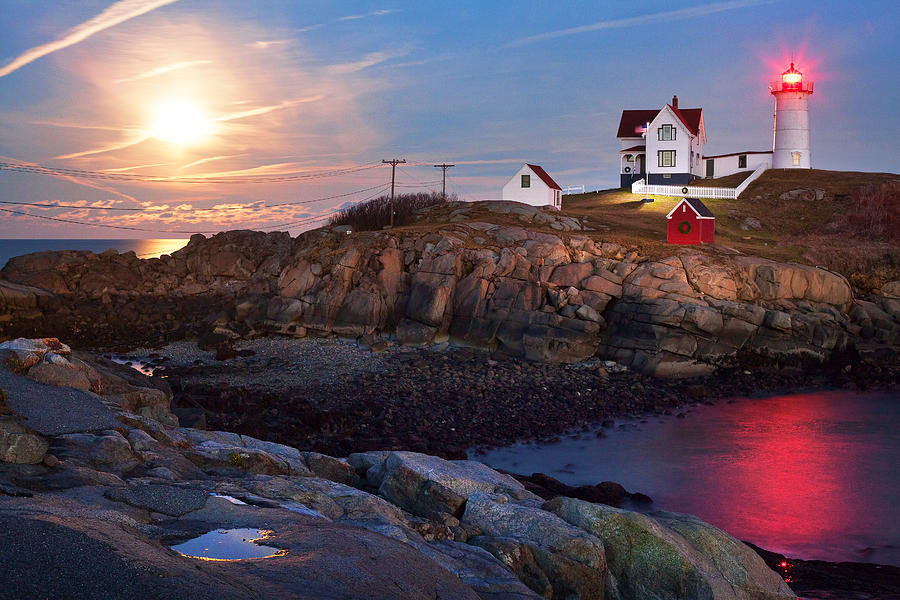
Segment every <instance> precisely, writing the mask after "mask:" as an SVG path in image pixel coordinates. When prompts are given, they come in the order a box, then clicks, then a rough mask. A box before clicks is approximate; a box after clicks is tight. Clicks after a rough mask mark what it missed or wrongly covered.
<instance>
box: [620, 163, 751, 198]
mask: <svg viewBox="0 0 900 600" xmlns="http://www.w3.org/2000/svg"><path fill="white" fill-rule="evenodd" d="M767 168H768V165H766V164H765V163H763V164H761V165H759V166H758V167H756V170H754V171H753V172H752V173H751V174H750V176H749V177H747V179H745V180H744V181H742V182H741V184H740V185H739V186H737V187H736V188H722V187H705V186H699V185H647V184H646V183H644V180H643V179H639V180H637V181H635V182H634V183H632V184H631V193H632V194H646V195H660V196H689V197H691V198H714V199H719V200H736V199H737V198H738V197H739V196H740V195H741V193H742V192H743V191H744V190H746V189H747V186H749V185H750V184H751V183H753V182H754V181H755V180H756V179H757V178H759V176H760V175H762V173H763V171H765V170H766V169H767Z"/></svg>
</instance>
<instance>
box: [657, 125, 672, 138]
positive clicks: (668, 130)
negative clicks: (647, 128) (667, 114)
mask: <svg viewBox="0 0 900 600" xmlns="http://www.w3.org/2000/svg"><path fill="white" fill-rule="evenodd" d="M657 132H658V134H659V141H661V142H671V141H672V140H674V139H675V126H674V125H663V126H662V127H660V128H659V129H658V130H657Z"/></svg>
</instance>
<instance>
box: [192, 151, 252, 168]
mask: <svg viewBox="0 0 900 600" xmlns="http://www.w3.org/2000/svg"><path fill="white" fill-rule="evenodd" d="M241 156H247V155H246V154H226V155H224V156H210V157H209V158H201V159H200V160H195V161H194V162H192V163H188V164H186V165H184V166H182V167H179V168H181V169H189V168H191V167H196V166H197V165H203V164H206V163H208V162H212V161H214V160H225V159H226V158H239V157H241Z"/></svg>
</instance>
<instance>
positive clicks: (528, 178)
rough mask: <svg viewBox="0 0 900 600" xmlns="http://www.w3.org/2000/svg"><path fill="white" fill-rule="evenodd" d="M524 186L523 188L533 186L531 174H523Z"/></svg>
mask: <svg viewBox="0 0 900 600" xmlns="http://www.w3.org/2000/svg"><path fill="white" fill-rule="evenodd" d="M522 187H523V188H530V187H531V175H522Z"/></svg>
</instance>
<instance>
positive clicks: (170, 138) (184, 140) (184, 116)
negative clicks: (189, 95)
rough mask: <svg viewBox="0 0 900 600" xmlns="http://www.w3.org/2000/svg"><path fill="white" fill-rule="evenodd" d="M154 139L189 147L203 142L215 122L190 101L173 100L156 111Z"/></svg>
mask: <svg viewBox="0 0 900 600" xmlns="http://www.w3.org/2000/svg"><path fill="white" fill-rule="evenodd" d="M150 130H151V133H152V135H153V137H155V138H157V139H159V140H162V141H164V142H169V143H170V144H176V145H178V146H187V145H192V144H197V143H199V142H202V141H203V140H204V138H206V137H207V136H209V135H210V134H211V133H212V131H213V121H212V120H211V119H209V118H208V117H207V116H206V115H204V114H203V111H202V110H200V108H199V107H198V106H197V105H196V104H194V103H192V102H190V101H188V100H171V101H169V102H166V103H164V104H161V105H160V106H159V107H158V108H157V109H156V111H155V115H154V120H153V123H152V124H151V126H150Z"/></svg>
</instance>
